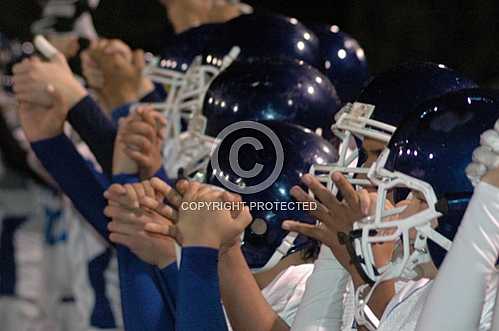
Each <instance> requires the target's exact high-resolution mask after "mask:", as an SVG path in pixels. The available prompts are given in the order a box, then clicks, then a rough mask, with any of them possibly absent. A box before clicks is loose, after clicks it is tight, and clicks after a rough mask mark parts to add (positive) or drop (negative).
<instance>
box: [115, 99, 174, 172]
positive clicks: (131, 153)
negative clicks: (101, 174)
mask: <svg viewBox="0 0 499 331" xmlns="http://www.w3.org/2000/svg"><path fill="white" fill-rule="evenodd" d="M165 125H166V119H165V118H164V117H163V116H162V115H161V114H160V113H158V112H156V111H154V109H153V108H151V107H148V106H143V107H139V108H137V109H136V111H135V112H134V113H131V114H130V115H129V116H128V117H127V118H126V119H121V120H120V122H119V128H118V134H117V137H116V142H115V148H114V160H113V168H114V172H115V173H135V172H137V171H138V172H139V175H140V177H141V178H142V179H148V178H151V177H152V176H153V175H154V174H155V173H156V172H157V171H158V170H159V168H160V167H161V164H162V157H161V151H162V147H163V139H164V132H163V131H164V127H165Z"/></svg>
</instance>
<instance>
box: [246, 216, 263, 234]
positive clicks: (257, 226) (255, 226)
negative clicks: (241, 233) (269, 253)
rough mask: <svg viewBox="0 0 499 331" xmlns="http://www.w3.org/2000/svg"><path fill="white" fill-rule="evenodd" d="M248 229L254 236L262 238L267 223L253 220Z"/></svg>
mask: <svg viewBox="0 0 499 331" xmlns="http://www.w3.org/2000/svg"><path fill="white" fill-rule="evenodd" d="M250 228H251V231H252V232H253V233H254V234H256V235H258V236H262V235H264V234H265V233H266V232H267V222H265V221H264V220H263V219H261V218H255V219H254V220H253V223H251V226H250Z"/></svg>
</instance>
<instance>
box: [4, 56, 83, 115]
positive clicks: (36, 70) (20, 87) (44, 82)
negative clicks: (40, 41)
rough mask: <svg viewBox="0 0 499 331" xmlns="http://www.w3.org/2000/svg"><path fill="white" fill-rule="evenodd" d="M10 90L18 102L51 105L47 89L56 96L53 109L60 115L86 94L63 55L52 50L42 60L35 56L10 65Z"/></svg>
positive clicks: (51, 99) (42, 105)
mask: <svg viewBox="0 0 499 331" xmlns="http://www.w3.org/2000/svg"><path fill="white" fill-rule="evenodd" d="M13 73H14V77H13V82H14V92H15V94H16V98H17V100H18V101H19V103H28V104H33V105H35V106H38V107H42V108H43V107H53V106H54V104H53V97H52V96H51V95H50V94H51V91H56V92H57V93H58V94H59V95H60V97H61V98H60V101H59V102H58V104H57V109H54V110H58V111H59V112H60V113H61V114H62V115H63V116H64V117H65V116H66V114H67V112H68V111H69V110H70V109H71V108H72V107H73V106H74V105H75V104H76V103H78V101H80V100H81V99H82V98H83V97H84V96H86V95H87V91H86V90H85V89H84V88H83V86H81V84H80V83H79V82H78V80H77V79H76V78H75V76H74V75H73V73H72V72H71V69H70V68H69V65H68V63H67V62H66V59H65V58H64V55H62V54H61V53H56V54H55V55H54V56H53V57H52V58H51V59H50V60H48V61H46V62H44V61H42V60H40V59H39V58H37V57H31V58H29V59H25V60H23V61H22V62H20V63H18V64H16V65H15V66H14V67H13Z"/></svg>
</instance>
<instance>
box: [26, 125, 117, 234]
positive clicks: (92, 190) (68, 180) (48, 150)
mask: <svg viewBox="0 0 499 331" xmlns="http://www.w3.org/2000/svg"><path fill="white" fill-rule="evenodd" d="M31 148H32V149H33V151H34V152H35V154H36V156H37V157H38V159H39V160H40V162H41V163H42V164H43V166H44V167H45V169H46V170H47V171H48V172H49V174H50V175H51V176H52V178H54V180H55V181H56V182H57V184H58V185H59V187H60V188H61V189H62V190H63V191H64V193H65V194H66V195H67V196H68V197H69V198H70V199H71V202H73V205H74V206H75V207H76V209H77V210H78V211H79V212H80V214H81V215H82V216H83V217H85V219H86V220H87V221H88V222H89V223H90V224H91V225H92V226H93V227H94V228H95V229H96V230H97V231H98V232H99V233H100V234H101V235H102V237H103V238H108V234H109V233H108V230H107V223H108V220H107V218H106V217H105V216H104V214H103V210H104V208H105V207H106V205H107V203H106V200H105V199H104V198H103V193H104V190H105V189H106V186H105V182H104V181H105V179H104V178H103V177H98V176H96V174H95V172H94V170H93V169H92V168H91V166H90V165H89V163H87V162H86V161H85V160H84V159H83V158H82V157H81V155H80V154H79V153H78V151H77V150H76V148H75V146H74V145H73V143H72V142H71V140H69V138H68V137H67V136H66V135H64V134H60V135H58V136H55V137H53V138H49V139H43V140H39V141H37V142H33V143H32V144H31Z"/></svg>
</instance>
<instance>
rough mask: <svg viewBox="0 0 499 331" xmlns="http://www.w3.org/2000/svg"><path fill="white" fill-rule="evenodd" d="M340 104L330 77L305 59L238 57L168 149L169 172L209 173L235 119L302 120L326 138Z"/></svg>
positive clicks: (289, 121) (219, 78) (211, 89)
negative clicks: (214, 154)
mask: <svg viewBox="0 0 499 331" xmlns="http://www.w3.org/2000/svg"><path fill="white" fill-rule="evenodd" d="M339 103H340V101H339V98H338V97H337V96H336V92H335V90H334V87H333V85H331V83H330V82H329V80H328V79H327V78H326V77H325V76H324V75H323V74H322V73H320V72H319V71H318V70H316V69H314V68H312V67H311V66H309V65H307V64H304V63H299V62H297V61H293V60H289V59H284V58H283V59H269V58H253V59H249V60H245V61H239V60H238V61H236V62H234V63H233V64H232V65H230V66H229V67H228V68H226V69H225V70H224V71H222V72H221V73H220V74H219V75H218V76H217V77H216V78H215V79H214V80H213V81H212V82H211V84H210V85H209V88H208V90H207V92H206V94H205V96H204V102H203V107H202V113H200V114H197V115H195V116H193V118H192V120H191V121H190V122H189V127H188V129H187V131H186V132H183V133H182V134H180V135H179V138H178V139H176V141H175V144H174V146H172V147H171V148H170V151H169V155H170V156H171V155H174V157H170V159H171V160H175V162H173V163H172V164H170V163H169V162H168V160H166V162H167V164H166V169H167V172H168V174H169V175H171V176H173V177H175V176H176V175H177V171H178V169H179V168H183V169H184V171H185V175H187V176H191V175H192V174H195V173H200V174H203V173H205V172H206V165H207V161H208V160H209V156H210V152H211V150H212V146H213V143H214V141H215V137H216V136H217V135H218V134H219V133H220V132H221V131H222V130H223V129H224V128H225V127H227V126H228V125H230V124H233V123H235V122H240V121H248V120H250V121H265V120H267V121H270V120H273V121H280V122H287V123H292V124H298V125H301V126H304V127H307V128H309V129H311V130H316V129H322V132H324V133H325V134H326V136H325V138H326V139H328V138H329V137H330V136H331V131H330V130H329V127H330V126H331V123H332V121H333V118H334V115H335V113H336V112H337V111H338V109H339ZM327 134H329V136H327Z"/></svg>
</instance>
